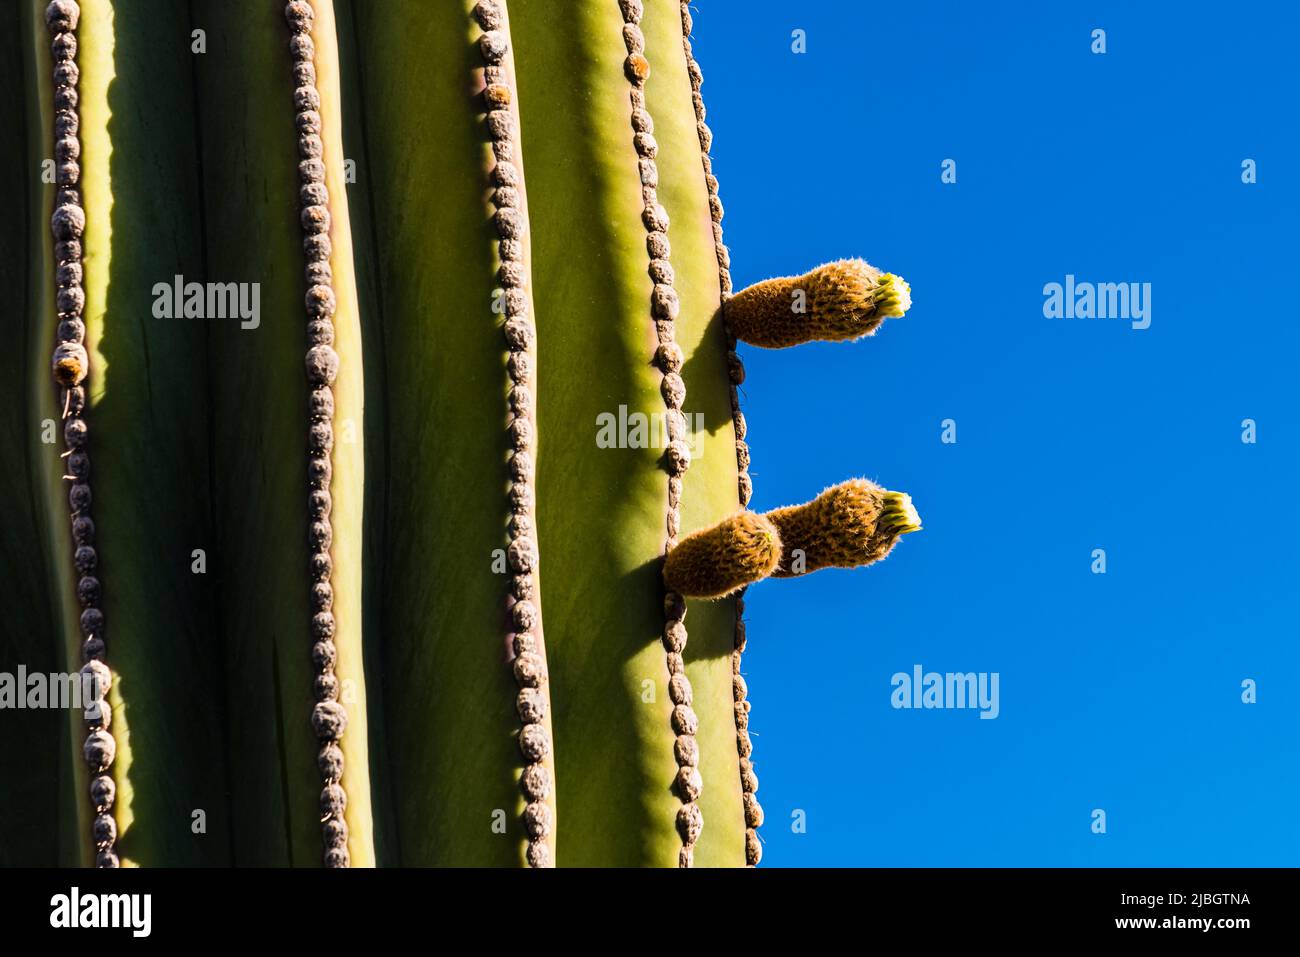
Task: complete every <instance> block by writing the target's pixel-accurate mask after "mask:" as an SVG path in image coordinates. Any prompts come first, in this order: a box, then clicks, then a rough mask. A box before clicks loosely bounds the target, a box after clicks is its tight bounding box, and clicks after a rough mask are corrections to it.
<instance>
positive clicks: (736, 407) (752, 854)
mask: <svg viewBox="0 0 1300 957" xmlns="http://www.w3.org/2000/svg"><path fill="white" fill-rule="evenodd" d="M681 10H682V48H683V50H685V52H686V68H687V71H688V72H689V74H690V78H691V101H692V102H693V103H694V104H695V128H696V130H697V132H698V133H699V137H700V160H701V162H702V163H703V164H704V179H705V182H706V183H707V184H708V187H709V215H710V217H711V218H712V219H713V244H714V248H715V249H716V250H717V255H718V282H719V285H720V286H721V289H722V317H723V327H724V329H725V328H726V327H727V323H726V318H727V311H726V305H727V300H728V299H729V298H731V290H732V287H731V254H730V252H728V250H727V247H726V245H725V244H724V243H723V241H722V212H723V210H722V200H721V199H719V198H718V178H717V177H716V176H714V175H713V160H712V159H711V158H710V157H709V149H710V147H711V146H712V145H713V133H712V131H711V130H710V129H709V127H708V124H706V123H705V122H704V117H705V111H704V98H703V97H702V96H701V95H700V87H702V86H703V85H704V74H703V72H701V70H700V65H699V63H698V62H697V61H696V59H695V54H694V51H693V50H692V49H691V11H690V3H689V0H681ZM726 335H727V372H728V374H729V376H730V378H731V419H732V422H733V423H734V424H735V427H736V467H737V470H738V472H739V479H738V489H737V490H738V492H739V496H740V506H741V508H745V507H747V506H748V505H749V500H750V497H751V496H752V495H753V491H754V484H753V482H752V481H751V479H750V477H749V446H748V445H747V444H746V443H745V434H746V426H745V414H744V413H743V412H741V411H740V394H739V392H738V386H740V384H741V383H743V382H744V381H745V366H744V363H742V362H741V360H740V356H739V354H738V353H737V352H736V337H735V336H734V335H732V333H731V330H730V329H727V333H726ZM744 614H745V590H744V589H743V588H742V589H741V590H740V592H739V593H738V594H737V596H736V636H735V644H734V646H733V649H732V652H731V682H732V695H733V698H734V701H735V713H736V750H737V753H738V754H739V756H740V786H741V790H742V794H743V798H744V802H745V862H746V863H747V864H748V865H750V866H751V867H752V866H753V865H755V864H757V863H758V862H759V860H760V859H761V858H762V856H763V845H762V844H761V843H760V842H759V840H758V828H759V827H760V826H762V823H763V808H762V806H761V805H760V804H759V803H758V797H757V794H756V792H757V791H758V776H757V775H756V774H755V773H754V763H753V760H752V755H753V751H754V745H753V742H752V741H751V740H750V737H749V701H748V700H747V698H748V688H747V687H746V685H745V679H744V677H742V675H741V673H740V665H741V655H742V654H743V653H744V651H745V620H744Z"/></svg>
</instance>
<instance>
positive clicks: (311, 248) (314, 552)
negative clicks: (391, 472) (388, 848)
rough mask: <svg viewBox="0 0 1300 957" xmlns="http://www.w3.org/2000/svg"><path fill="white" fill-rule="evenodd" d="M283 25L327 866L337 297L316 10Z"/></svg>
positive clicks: (330, 848)
mask: <svg viewBox="0 0 1300 957" xmlns="http://www.w3.org/2000/svg"><path fill="white" fill-rule="evenodd" d="M284 16H285V21H286V22H287V23H288V25H289V32H290V37H289V52H290V54H291V56H292V58H293V79H294V83H295V90H294V94H293V102H294V107H295V109H296V113H297V115H296V117H295V123H296V126H297V130H298V155H299V156H300V158H301V161H300V162H299V164H298V172H299V178H300V179H301V181H302V189H301V191H300V193H299V199H300V203H301V206H302V212H301V217H300V219H301V223H302V230H303V252H304V254H305V256H306V270H305V272H306V281H307V286H308V289H307V295H306V298H305V303H306V308H307V316H308V323H307V335H308V340H309V343H310V344H309V346H308V349H307V356H306V365H307V380H308V382H309V384H310V386H311V389H310V397H309V403H310V404H309V408H310V413H309V414H310V419H311V421H310V424H309V426H308V430H307V452H308V461H307V474H308V492H307V511H308V518H309V520H310V525H309V533H308V535H309V544H310V546H311V555H310V558H309V562H308V568H309V570H310V576H309V587H310V590H311V609H312V618H311V639H312V646H311V660H312V666H313V669H314V671H315V677H314V681H313V689H312V690H313V697H314V700H315V702H316V703H315V705H314V707H313V709H312V713H311V722H312V727H313V729H314V730H315V732H316V737H317V739H318V740H319V742H320V753H319V758H318V764H319V767H320V772H321V784H322V788H321V793H320V815H321V838H322V842H323V845H324V863H325V866H326V867H334V868H343V867H348V866H349V864H350V858H349V854H348V826H347V822H346V820H345V819H344V816H343V815H344V811H345V810H346V808H347V792H346V791H345V790H344V788H343V784H342V777H343V751H342V749H341V748H339V741H340V740H341V739H342V737H343V733H344V731H345V730H346V728H347V723H348V715H347V710H346V708H344V706H343V704H342V702H340V701H339V700H338V697H339V682H338V678H337V677H336V676H335V674H334V666H335V663H336V662H337V661H338V649H337V648H336V647H335V645H334V641H333V639H334V633H335V624H334V613H333V610H332V609H333V601H334V598H333V596H334V590H333V584H332V582H331V578H332V572H333V563H332V561H331V559H330V554H329V548H330V545H331V544H332V542H333V539H334V529H333V526H332V525H331V523H330V511H331V508H332V504H333V503H332V501H331V499H330V480H331V478H332V477H333V464H332V462H331V455H330V453H331V450H332V449H333V447H334V392H333V389H332V388H331V386H332V384H333V382H334V380H335V379H336V378H337V376H338V371H339V356H338V353H337V352H335V351H334V346H333V343H334V324H333V322H332V321H331V320H332V318H333V316H334V309H335V306H336V303H337V299H336V297H335V294H334V288H333V275H332V272H331V268H330V265H329V257H330V253H331V252H332V248H331V245H330V241H329V229H330V213H329V192H328V189H327V188H326V186H325V160H324V157H323V153H324V147H323V144H322V140H321V135H320V134H321V116H320V113H319V112H318V111H319V109H320V106H321V102H320V91H319V90H317V89H316V67H315V62H314V61H315V53H316V47H315V42H314V41H313V40H312V35H311V30H312V25H313V23H314V22H315V16H316V14H315V9H314V8H313V7H312V5H311V3H310V2H308V0H292V2H290V3H288V4H286V6H285V8H284Z"/></svg>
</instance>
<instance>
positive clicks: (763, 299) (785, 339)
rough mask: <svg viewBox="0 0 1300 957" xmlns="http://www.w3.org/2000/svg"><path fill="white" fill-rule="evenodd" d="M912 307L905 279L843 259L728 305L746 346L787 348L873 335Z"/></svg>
mask: <svg viewBox="0 0 1300 957" xmlns="http://www.w3.org/2000/svg"><path fill="white" fill-rule="evenodd" d="M911 305H912V296H911V287H910V286H909V285H908V284H907V282H906V281H905V280H904V279H903V278H902V277H901V276H895V275H893V274H892V273H882V272H881V271H880V270H879V269H877V268H876V267H875V266H872V265H870V264H869V263H867V262H865V261H864V260H861V259H841V260H839V261H837V262H832V263H826V264H825V265H824V266H818V267H817V268H816V269H814V270H812V271H811V272H808V273H806V274H804V275H802V276H783V277H780V278H776V279H765V280H763V281H762V282H757V283H754V284H753V285H752V286H747V287H745V288H744V289H742V290H741V291H740V292H738V293H736V295H735V296H733V297H732V298H731V300H730V301H729V302H728V303H727V321H728V324H729V325H730V328H731V331H732V333H734V334H735V336H736V337H737V338H738V339H740V341H741V342H747V343H749V344H750V345H755V346H762V347H763V348H765V349H784V348H787V347H789V346H795V345H799V344H800V343H804V342H814V341H822V342H844V341H848V340H853V339H860V338H862V337H863V336H869V335H872V334H873V333H874V332H875V331H876V329H878V328H879V327H880V324H881V322H883V321H884V320H885V319H896V318H899V317H900V316H902V315H903V314H904V313H905V312H907V310H908V308H910V307H911Z"/></svg>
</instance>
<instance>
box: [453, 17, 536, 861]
mask: <svg viewBox="0 0 1300 957" xmlns="http://www.w3.org/2000/svg"><path fill="white" fill-rule="evenodd" d="M473 15H474V18H475V20H477V21H478V24H479V26H480V27H482V28H483V31H484V32H483V33H482V35H481V36H480V37H479V50H480V52H481V53H482V54H483V59H484V61H485V64H486V65H485V67H484V69H483V83H484V93H483V95H484V101H485V104H486V106H487V116H486V123H487V128H488V133H489V135H490V137H491V141H492V153H493V157H494V160H495V162H494V165H493V167H492V173H491V178H492V183H493V185H494V186H495V190H494V191H493V193H492V202H493V205H494V206H495V207H496V214H495V216H494V217H493V218H494V224H495V226H496V231H497V237H498V244H497V248H498V253H499V257H500V260H501V265H500V268H499V270H498V277H499V278H500V279H501V283H502V287H503V293H504V295H503V298H504V302H505V311H506V326H507V328H506V342H507V346H508V348H509V357H508V359H507V363H506V370H507V374H508V375H509V377H510V384H511V388H510V394H509V404H510V409H511V413H512V418H511V422H510V427H509V428H510V439H511V448H512V452H511V454H510V460H509V470H510V486H509V504H510V519H509V532H510V536H511V542H510V548H509V551H508V556H509V560H510V565H511V572H512V573H513V574H512V578H511V586H510V589H511V603H510V623H511V628H512V631H513V635H512V637H511V651H512V652H513V655H514V658H513V662H512V664H513V669H514V674H515V681H516V682H517V684H518V686H519V693H518V697H517V698H516V702H515V706H516V711H517V712H518V714H519V720H520V729H519V750H520V753H521V754H522V755H523V757H524V760H525V761H526V762H527V764H526V766H525V767H524V769H523V772H522V773H521V774H520V778H519V787H520V790H521V791H523V795H524V798H525V800H526V801H527V802H528V803H527V804H526V805H525V806H524V811H523V823H524V828H525V831H526V833H527V835H528V847H527V849H526V851H525V860H526V862H527V864H528V866H529V867H534V868H538V867H553V866H554V854H553V845H554V841H555V820H554V818H555V815H554V813H553V811H552V807H551V802H550V799H551V795H552V793H553V787H552V781H551V768H550V766H549V761H550V759H551V738H550V733H549V732H548V730H547V726H546V717H547V715H548V714H549V712H550V692H549V690H548V685H547V680H546V678H547V668H546V649H545V646H544V645H543V644H542V641H541V633H542V614H541V610H540V604H541V598H540V595H539V592H540V589H539V588H538V583H537V574H538V562H539V555H538V548H537V545H536V542H535V534H534V521H535V518H534V514H533V512H534V503H535V501H536V495H535V489H534V481H535V470H534V466H533V451H534V449H533V446H534V441H533V437H534V435H535V434H536V418H535V414H534V409H533V399H532V396H533V389H534V388H535V386H534V383H533V374H532V370H533V364H534V363H533V353H532V349H533V343H534V342H535V341H536V327H535V325H534V323H533V322H532V319H531V316H530V309H529V299H528V292H527V276H528V265H527V262H526V260H525V256H524V243H523V236H524V235H525V234H526V233H527V231H528V212H527V207H526V205H525V204H524V202H523V197H524V183H523V174H522V172H521V170H520V167H519V166H518V165H517V164H516V157H515V152H516V150H517V149H518V147H519V143H518V138H517V137H516V135H515V129H516V121H517V120H516V116H515V113H514V109H513V104H514V101H515V96H514V85H513V83H512V82H511V76H510V73H509V70H508V69H507V66H506V62H505V57H506V53H507V51H508V50H509V48H510V26H509V15H508V10H507V6H506V3H505V0H479V2H478V3H477V4H475V6H474V10H473Z"/></svg>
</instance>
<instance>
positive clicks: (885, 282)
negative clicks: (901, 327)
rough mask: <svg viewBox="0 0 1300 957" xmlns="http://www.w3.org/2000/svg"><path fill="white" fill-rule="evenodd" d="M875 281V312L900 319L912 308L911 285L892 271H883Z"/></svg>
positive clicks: (888, 317)
mask: <svg viewBox="0 0 1300 957" xmlns="http://www.w3.org/2000/svg"><path fill="white" fill-rule="evenodd" d="M876 282H877V285H876V291H875V293H874V295H873V298H874V299H875V303H876V312H877V313H879V314H880V315H881V316H883V317H885V318H886V319H901V318H902V317H903V314H904V313H906V312H907V310H908V309H911V308H912V287H911V286H910V285H908V283H907V280H906V279H904V278H903V277H902V276H895V275H894V274H893V273H892V272H887V273H883V274H882V275H881V276H880V278H879V279H878V280H877V281H876Z"/></svg>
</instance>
